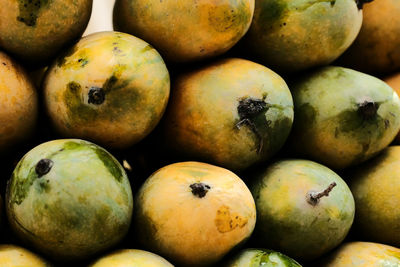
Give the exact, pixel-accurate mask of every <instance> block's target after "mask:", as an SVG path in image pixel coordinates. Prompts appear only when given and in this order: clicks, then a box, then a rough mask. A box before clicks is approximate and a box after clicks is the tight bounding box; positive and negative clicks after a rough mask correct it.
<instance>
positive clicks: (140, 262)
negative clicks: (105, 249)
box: [90, 249, 173, 267]
mask: <svg viewBox="0 0 400 267" xmlns="http://www.w3.org/2000/svg"><path fill="white" fill-rule="evenodd" d="M90 267H173V265H172V264H171V263H169V262H168V261H167V260H165V259H164V258H162V257H160V256H158V255H156V254H154V253H151V252H147V251H144V250H139V249H122V250H118V251H115V252H113V253H111V254H108V255H106V256H103V257H102V258H100V259H98V260H97V261H96V262H95V263H93V264H92V265H90Z"/></svg>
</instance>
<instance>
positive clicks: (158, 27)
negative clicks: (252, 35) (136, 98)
mask: <svg viewBox="0 0 400 267" xmlns="http://www.w3.org/2000/svg"><path fill="white" fill-rule="evenodd" d="M253 12H254V0H235V1H231V0H218V1H213V0H198V1H179V2H176V1H159V0H142V1H136V0H117V1H116V3H115V7H114V28H115V29H117V30H120V31H123V32H127V33H131V34H133V35H135V36H137V37H139V38H142V39H143V40H146V41H147V42H149V43H151V44H152V45H154V46H155V47H156V48H157V49H158V50H159V51H160V53H161V55H163V57H165V58H166V59H167V60H168V61H174V62H185V61H193V60H199V59H203V58H206V57H211V56H216V55H219V54H222V53H224V52H226V51H227V50H229V49H230V48H231V47H232V46H233V45H234V44H236V42H238V41H239V39H240V38H241V37H242V36H243V35H244V34H245V33H246V32H247V30H248V28H249V26H250V23H251V20H252V17H253Z"/></svg>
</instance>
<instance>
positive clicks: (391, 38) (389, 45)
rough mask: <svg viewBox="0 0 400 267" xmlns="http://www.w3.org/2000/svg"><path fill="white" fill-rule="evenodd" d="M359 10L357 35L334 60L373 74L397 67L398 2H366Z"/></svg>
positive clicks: (399, 39)
mask: <svg viewBox="0 0 400 267" xmlns="http://www.w3.org/2000/svg"><path fill="white" fill-rule="evenodd" d="M363 14H364V18H363V23H362V26H361V30H360V33H359V35H358V36H357V38H356V40H355V41H354V43H353V44H352V45H351V46H350V48H349V49H348V50H346V52H345V53H344V54H343V55H342V56H341V57H340V58H339V59H338V61H337V63H335V64H339V65H342V66H346V67H349V68H352V69H355V70H359V71H362V72H366V73H373V74H377V75H378V74H379V75H381V74H389V73H391V72H394V71H398V70H400V51H399V46H400V16H399V14H400V2H399V1H397V0H379V1H373V2H371V3H366V4H365V5H364V7H363Z"/></svg>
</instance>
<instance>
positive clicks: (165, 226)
mask: <svg viewBox="0 0 400 267" xmlns="http://www.w3.org/2000/svg"><path fill="white" fill-rule="evenodd" d="M255 221H256V210H255V205H254V200H253V197H252V196H251V193H250V191H249V189H248V188H247V186H246V185H245V183H244V182H243V181H242V180H241V179H240V178H239V177H238V176H236V175H235V174H234V173H232V172H230V171H229V170H227V169H224V168H220V167H216V166H213V165H209V164H205V163H200V162H181V163H175V164H171V165H168V166H166V167H163V168H161V169H159V170H158V171H156V172H155V173H153V174H152V175H151V176H150V177H149V178H148V179H147V180H146V182H145V183H144V184H143V186H142V187H141V188H140V190H139V192H138V193H137V196H136V206H135V214H134V216H133V222H134V223H133V229H134V233H135V235H134V237H135V238H138V240H139V242H140V244H141V245H142V246H143V247H144V248H147V249H148V250H150V251H154V252H156V253H158V254H160V255H161V256H164V257H166V258H167V259H169V260H171V261H172V262H174V263H177V264H180V265H182V266H208V265H210V264H213V263H215V262H217V261H218V260H219V259H221V258H222V257H223V256H224V255H225V254H227V253H228V252H229V251H230V250H231V249H232V248H233V247H235V246H237V245H239V244H240V243H242V242H244V241H245V240H246V239H247V238H249V237H250V235H251V233H252V231H253V228H254V225H255Z"/></svg>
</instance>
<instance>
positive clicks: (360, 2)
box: [356, 0, 374, 10]
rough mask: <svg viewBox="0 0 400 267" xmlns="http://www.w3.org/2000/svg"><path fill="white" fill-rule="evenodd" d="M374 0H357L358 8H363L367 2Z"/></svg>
mask: <svg viewBox="0 0 400 267" xmlns="http://www.w3.org/2000/svg"><path fill="white" fill-rule="evenodd" d="M372 1H374V0H356V4H357V7H358V10H361V9H362V8H363V6H364V4H365V3H371V2H372Z"/></svg>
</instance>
